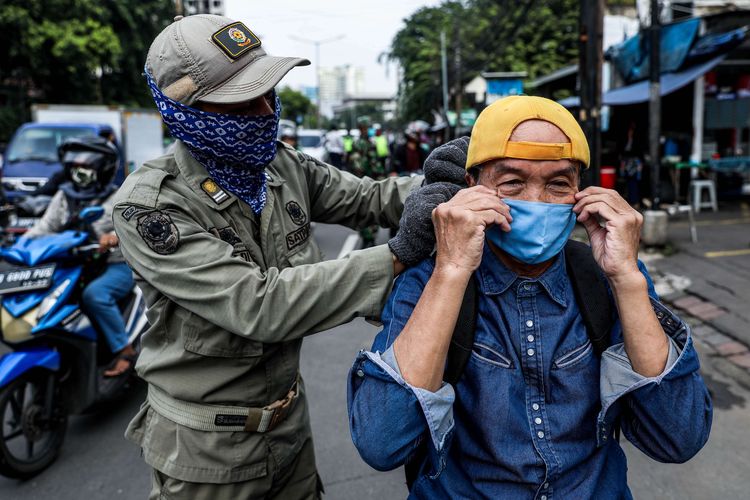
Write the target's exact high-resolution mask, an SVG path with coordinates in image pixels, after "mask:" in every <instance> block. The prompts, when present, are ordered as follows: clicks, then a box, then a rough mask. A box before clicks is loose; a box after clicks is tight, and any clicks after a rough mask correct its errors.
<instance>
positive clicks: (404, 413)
mask: <svg viewBox="0 0 750 500" xmlns="http://www.w3.org/2000/svg"><path fill="white" fill-rule="evenodd" d="M431 272H432V266H431V265H429V263H428V262H427V261H426V262H423V263H422V264H420V265H419V266H417V267H414V268H411V269H409V270H407V271H406V272H405V273H404V274H403V275H401V276H400V277H399V278H398V279H397V280H396V284H395V287H394V290H393V293H391V295H390V297H389V298H388V302H387V303H386V307H385V310H384V311H383V316H382V319H383V330H382V331H381V332H380V333H379V334H378V335H377V337H376V338H375V341H374V343H373V346H372V350H371V351H362V352H360V353H359V355H358V356H357V359H356V360H355V361H354V366H353V367H352V369H351V372H350V374H349V384H348V398H347V400H348V409H349V428H350V431H351V434H352V441H353V442H354V446H355V447H356V448H357V450H358V451H359V453H360V455H361V456H362V459H363V460H364V461H365V462H367V463H368V464H369V465H370V466H371V467H373V468H375V469H378V470H391V469H395V468H396V467H399V466H401V465H403V464H404V463H405V462H407V461H408V460H409V459H410V458H411V456H412V455H413V453H414V451H415V450H416V449H417V447H418V446H419V445H420V443H422V442H423V441H425V440H426V441H427V442H428V443H429V444H430V446H429V450H430V453H429V456H430V457H431V460H433V468H438V466H437V464H438V463H440V462H441V459H444V454H445V451H446V450H447V449H448V445H449V443H450V441H451V436H452V433H451V431H452V429H453V413H452V406H453V401H454V399H455V395H454V392H453V388H452V387H451V386H450V385H448V384H443V386H442V387H441V388H440V389H439V390H438V391H436V392H434V393H433V392H429V391H426V390H424V389H419V388H415V387H412V386H410V385H409V384H408V383H407V382H406V381H404V379H403V377H402V376H401V373H400V370H399V368H398V364H397V362H396V358H395V356H393V350H392V345H393V342H394V341H395V340H396V338H397V337H398V335H399V333H400V332H401V330H402V329H403V327H404V325H405V324H406V322H407V321H408V319H409V317H410V315H411V312H412V311H413V310H414V307H416V304H417V302H418V301H419V297H420V296H421V293H422V290H423V289H424V286H425V285H426V283H427V280H428V279H429V277H430V275H431ZM381 353H382V354H381Z"/></svg>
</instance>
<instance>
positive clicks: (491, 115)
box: [466, 95, 589, 170]
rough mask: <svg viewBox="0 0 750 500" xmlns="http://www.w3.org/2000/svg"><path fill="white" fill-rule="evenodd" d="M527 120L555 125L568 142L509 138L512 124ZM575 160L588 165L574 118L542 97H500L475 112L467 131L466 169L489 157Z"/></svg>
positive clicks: (584, 144) (586, 148)
mask: <svg viewBox="0 0 750 500" xmlns="http://www.w3.org/2000/svg"><path fill="white" fill-rule="evenodd" d="M527 120H544V121H546V122H549V123H551V124H553V125H555V126H557V127H558V128H559V129H560V130H562V132H563V133H564V134H565V135H566V136H567V137H568V140H569V142H564V143H551V142H549V143H548V142H528V141H511V140H510V136H511V134H512V133H513V131H514V130H515V129H516V127H517V126H518V125H519V124H520V123H521V122H525V121H527ZM500 158H519V159H522V160H575V161H580V162H581V163H583V165H584V167H585V168H588V166H589V144H588V141H586V136H585V135H584V133H583V130H581V126H580V125H579V124H578V122H577V121H576V119H575V118H574V117H573V115H572V114H570V111H568V110H567V109H565V108H564V107H563V106H561V105H560V104H558V103H556V102H555V101H552V100H550V99H546V98H544V97H535V96H526V95H516V96H510V97H504V98H503V99H500V100H497V101H495V102H494V103H492V104H490V105H489V106H487V107H486V108H485V109H484V111H482V112H481V113H480V114H479V117H478V118H477V121H476V123H475V124H474V129H473V130H472V132H471V141H470V142H469V152H468V154H467V156H466V169H467V170H468V169H470V168H471V167H476V166H477V165H481V164H482V163H484V162H486V161H489V160H498V159H500Z"/></svg>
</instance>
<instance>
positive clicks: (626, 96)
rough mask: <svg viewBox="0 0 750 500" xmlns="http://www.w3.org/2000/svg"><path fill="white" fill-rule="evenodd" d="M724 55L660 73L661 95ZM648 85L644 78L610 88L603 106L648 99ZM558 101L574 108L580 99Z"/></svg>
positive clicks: (679, 85)
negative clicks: (679, 69)
mask: <svg viewBox="0 0 750 500" xmlns="http://www.w3.org/2000/svg"><path fill="white" fill-rule="evenodd" d="M725 57H726V54H723V55H721V56H719V57H715V58H713V59H711V60H709V61H706V62H704V63H703V64H697V65H695V66H692V67H690V68H686V69H684V70H682V71H677V72H674V73H664V74H662V75H661V80H660V81H661V90H660V94H661V96H662V97H664V96H665V95H668V94H671V93H672V92H674V91H675V90H679V89H681V88H682V87H684V86H685V85H687V84H688V83H690V82H692V81H695V80H696V79H697V78H699V77H701V76H703V75H704V74H706V73H707V72H709V71H711V70H712V69H713V67H714V66H716V65H717V64H719V63H720V62H721V61H722V59H724V58H725ZM649 85H650V82H649V81H648V80H645V81H642V82H638V83H634V84H632V85H626V86H625V87H618V88H616V89H612V90H610V91H608V92H605V93H604V95H603V96H602V104H603V105H605V106H622V105H625V104H638V103H641V102H646V101H648V99H649ZM558 102H559V103H560V104H562V105H563V106H565V107H566V108H575V107H578V106H580V105H581V100H580V98H578V97H566V98H565V99H561V100H560V101H558Z"/></svg>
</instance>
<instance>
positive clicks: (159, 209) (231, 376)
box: [113, 143, 421, 483]
mask: <svg viewBox="0 0 750 500" xmlns="http://www.w3.org/2000/svg"><path fill="white" fill-rule="evenodd" d="M266 172H267V175H268V200H267V203H266V206H265V208H264V209H263V211H262V213H261V214H260V216H259V217H256V216H255V215H254V214H253V213H252V210H251V209H250V207H249V206H248V205H247V204H246V203H244V202H242V201H240V200H238V199H237V198H236V197H235V196H233V195H231V194H230V193H227V192H224V191H223V190H221V189H220V188H218V187H217V186H216V184H215V183H213V182H212V181H211V180H210V179H209V177H208V174H207V172H206V170H205V169H204V168H203V167H202V166H201V165H200V164H199V163H198V162H196V161H195V160H194V159H193V157H192V156H191V155H190V153H189V151H188V150H187V148H186V147H185V145H184V144H182V143H178V144H177V147H176V149H175V152H174V154H173V155H168V156H164V157H161V158H158V159H156V160H153V161H151V162H148V163H147V164H145V165H144V166H142V167H141V168H139V169H138V170H137V171H136V172H134V173H133V174H131V175H130V176H129V177H128V178H127V179H126V180H125V183H124V184H123V185H122V187H121V188H120V190H119V192H118V193H117V195H116V199H115V209H114V213H113V220H114V225H115V229H116V231H117V234H118V236H119V238H120V246H121V249H122V253H123V255H124V256H125V259H126V260H127V262H128V264H129V265H130V267H132V269H133V271H135V276H136V281H137V284H138V286H139V287H140V288H141V290H143V293H144V296H145V300H146V304H147V306H148V313H147V314H148V320H149V323H150V325H151V326H150V328H149V329H148V331H147V332H146V333H145V334H144V336H143V339H142V351H141V354H140V357H139V360H138V363H137V366H136V368H137V371H138V374H139V375H140V376H141V377H142V378H143V379H145V380H146V381H147V382H148V383H149V384H150V385H153V386H156V387H158V388H159V389H161V390H163V391H164V392H166V393H167V394H169V395H170V396H172V397H173V398H177V399H179V400H183V401H188V402H195V403H201V404H221V405H230V406H248V407H263V406H265V405H268V404H270V403H272V402H274V401H276V400H278V399H280V398H282V397H284V396H285V395H286V393H287V391H289V389H290V387H291V385H292V383H293V382H294V380H295V377H296V375H297V372H298V369H299V353H300V346H301V343H302V338H303V337H304V336H306V335H310V334H312V333H316V332H319V331H322V330H326V329H328V328H332V327H334V326H336V325H340V324H342V323H345V322H347V321H349V320H351V319H352V318H354V317H356V316H366V317H377V316H379V315H380V312H381V309H382V307H383V304H384V302H385V299H386V297H387V295H388V292H389V290H390V287H391V282H392V279H393V262H392V256H391V253H390V251H389V249H388V247H387V246H385V245H383V246H379V247H374V248H370V249H366V250H361V251H354V252H352V253H351V254H350V255H349V256H348V257H347V258H344V259H341V260H333V261H326V262H320V261H321V253H320V250H319V248H318V246H317V244H316V242H315V240H314V238H313V237H312V235H311V234H310V222H311V221H318V222H324V223H336V224H343V225H345V226H348V227H350V228H359V227H362V226H365V225H370V224H380V225H383V226H386V227H388V226H394V225H396V224H397V223H398V220H399V217H400V215H401V211H402V209H403V200H404V199H405V198H406V196H407V195H408V194H409V192H410V191H411V189H412V187H414V186H416V185H418V183H419V182H421V178H420V179H414V180H411V179H405V178H392V179H388V180H385V181H381V182H376V181H373V180H372V179H367V178H364V179H359V178H357V177H355V176H353V175H351V174H348V173H346V172H342V171H340V170H338V169H336V168H334V167H330V166H328V165H325V164H323V163H320V162H318V161H316V160H314V159H312V158H310V157H309V156H306V155H304V154H302V153H299V152H297V151H294V150H293V149H291V148H289V147H287V146H284V145H282V144H281V143H279V146H278V154H277V156H276V159H275V160H274V161H273V162H272V163H271V164H270V165H269V166H268V167H267V169H266ZM308 420H309V419H308V414H307V403H306V401H305V397H304V386H302V387H301V396H300V399H299V401H298V403H297V405H296V406H295V408H294V410H293V411H292V412H291V413H290V414H289V416H288V417H287V419H286V420H285V421H284V422H283V423H281V424H280V425H279V426H278V427H276V428H275V429H273V430H272V431H270V432H267V433H264V434H259V433H248V432H206V431H198V430H193V429H191V428H188V427H184V426H181V425H178V424H176V423H174V422H172V421H171V420H169V419H167V418H165V417H164V416H163V415H161V414H159V413H157V412H156V411H155V410H154V409H153V408H151V406H150V405H149V404H148V402H147V403H145V404H144V405H143V407H142V408H141V411H140V412H139V413H138V414H137V415H136V417H135V418H134V419H133V421H132V422H131V424H130V426H129V427H128V430H127V432H126V436H127V437H128V438H129V439H131V440H133V441H135V442H136V443H138V444H140V446H141V447H142V449H143V454H144V458H145V460H146V462H147V463H148V464H150V465H151V466H152V467H154V468H156V469H158V470H159V471H161V472H163V473H164V474H167V475H168V476H171V477H174V478H177V479H180V480H183V481H193V482H209V483H227V482H238V481H246V480H249V479H253V478H257V477H261V476H263V475H265V474H266V471H267V460H269V456H268V455H269V453H270V454H271V455H272V456H273V457H272V458H273V459H274V460H275V462H276V464H278V467H284V466H285V465H286V464H288V463H289V462H291V461H292V459H293V458H294V457H295V455H296V454H297V452H298V451H299V449H300V448H301V446H302V445H303V444H304V442H305V441H306V440H308V439H310V437H311V434H310V426H309V421H308Z"/></svg>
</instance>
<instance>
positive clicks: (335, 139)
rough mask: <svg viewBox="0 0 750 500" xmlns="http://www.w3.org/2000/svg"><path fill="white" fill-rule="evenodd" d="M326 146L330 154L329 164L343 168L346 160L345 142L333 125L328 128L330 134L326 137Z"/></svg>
mask: <svg viewBox="0 0 750 500" xmlns="http://www.w3.org/2000/svg"><path fill="white" fill-rule="evenodd" d="M347 133H348V132H347ZM324 146H325V148H326V152H327V153H328V163H330V164H331V165H333V166H334V167H336V168H342V166H343V160H344V140H343V138H342V137H341V132H339V131H338V129H337V128H336V126H335V125H331V126H330V127H329V128H328V132H327V133H326V135H325V144H324Z"/></svg>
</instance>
